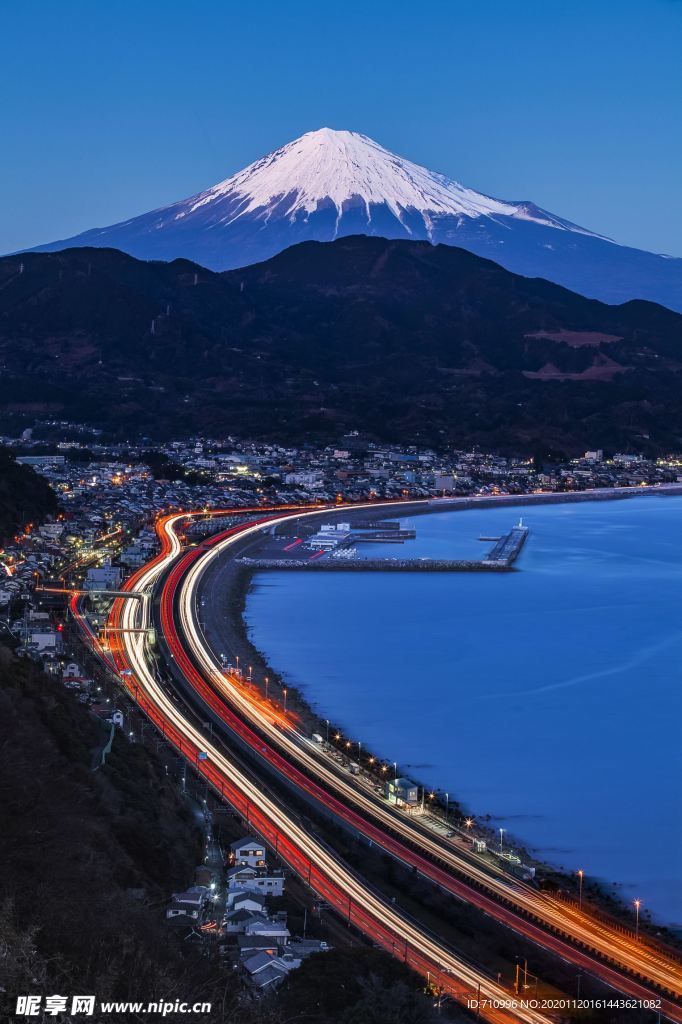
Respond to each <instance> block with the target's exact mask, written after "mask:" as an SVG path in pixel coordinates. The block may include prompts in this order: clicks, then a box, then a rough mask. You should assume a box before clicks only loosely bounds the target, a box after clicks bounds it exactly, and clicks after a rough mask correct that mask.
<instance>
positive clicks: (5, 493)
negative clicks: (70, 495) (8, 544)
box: [0, 448, 57, 543]
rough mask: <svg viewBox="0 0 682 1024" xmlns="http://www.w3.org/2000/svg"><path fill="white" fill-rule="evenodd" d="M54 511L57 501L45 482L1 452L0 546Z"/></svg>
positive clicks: (6, 453)
mask: <svg viewBox="0 0 682 1024" xmlns="http://www.w3.org/2000/svg"><path fill="white" fill-rule="evenodd" d="M56 511H57V497H56V495H55V493H54V491H53V490H52V488H51V487H50V485H49V484H48V483H47V481H46V480H44V479H43V477H42V476H39V474H38V473H35V472H34V471H33V470H32V469H31V468H30V466H22V465H20V464H19V463H18V462H15V461H14V459H13V458H12V456H11V455H10V454H9V452H8V451H6V449H4V448H0V543H2V542H3V541H6V540H7V538H8V537H11V536H12V535H13V534H14V533H16V531H17V530H20V529H22V528H23V527H24V526H25V525H26V524H27V523H30V522H40V521H41V520H43V519H45V518H46V516H48V515H51V514H52V513H54V512H56Z"/></svg>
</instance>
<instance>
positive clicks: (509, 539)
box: [235, 521, 528, 572]
mask: <svg viewBox="0 0 682 1024" xmlns="http://www.w3.org/2000/svg"><path fill="white" fill-rule="evenodd" d="M404 532H407V531H404ZM527 537H528V527H527V526H524V525H523V522H521V521H519V523H518V524H517V525H516V526H514V527H512V529H511V530H510V531H509V533H505V534H504V536H503V537H498V538H495V540H496V543H495V544H494V546H493V547H492V548H491V549H490V551H489V552H488V554H487V555H485V557H484V558H339V557H338V555H337V556H336V557H331V558H325V557H322V558H320V557H316V556H312V557H310V558H290V557H284V558H283V557H277V556H274V557H273V556H272V555H270V556H267V555H266V556H265V557H262V558H259V557H257V556H256V557H249V556H244V557H242V558H237V559H235V562H236V564H237V565H239V566H241V567H242V568H244V569H249V570H252V571H258V570H270V569H305V570H317V571H318V572H320V571H323V572H328V571H336V572H511V570H512V569H513V568H514V562H515V561H516V559H517V558H518V557H519V555H520V553H521V549H522V548H523V545H524V544H525V543H526V539H527Z"/></svg>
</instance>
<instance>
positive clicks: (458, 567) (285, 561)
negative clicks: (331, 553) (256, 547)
mask: <svg viewBox="0 0 682 1024" xmlns="http://www.w3.org/2000/svg"><path fill="white" fill-rule="evenodd" d="M236 564H237V565H239V566H242V568H244V569H253V570H256V571H260V570H271V569H278V570H279V569H305V570H307V571H310V572H314V571H315V570H317V571H321V572H334V571H336V572H377V571H381V572H391V571H393V572H510V571H511V570H512V569H513V565H512V564H511V563H508V562H502V561H489V560H488V559H481V560H480V561H475V560H474V559H466V558H458V559H444V558H441V559H436V558H344V559H340V558H339V559H337V558H328V559H319V558H314V559H310V558H237V559H236Z"/></svg>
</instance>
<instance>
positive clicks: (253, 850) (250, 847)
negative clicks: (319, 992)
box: [230, 836, 266, 868]
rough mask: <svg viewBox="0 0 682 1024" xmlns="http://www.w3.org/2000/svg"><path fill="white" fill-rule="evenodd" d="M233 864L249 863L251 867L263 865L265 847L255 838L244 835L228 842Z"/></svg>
mask: <svg viewBox="0 0 682 1024" xmlns="http://www.w3.org/2000/svg"><path fill="white" fill-rule="evenodd" d="M230 849H231V850H232V856H233V857H234V862H235V864H249V865H250V866H251V867H252V868H259V867H265V863H266V861H265V847H264V846H263V844H262V843H261V842H259V841H258V840H257V839H253V838H252V837H251V836H246V837H245V838H244V839H237V840H236V842H234V843H230Z"/></svg>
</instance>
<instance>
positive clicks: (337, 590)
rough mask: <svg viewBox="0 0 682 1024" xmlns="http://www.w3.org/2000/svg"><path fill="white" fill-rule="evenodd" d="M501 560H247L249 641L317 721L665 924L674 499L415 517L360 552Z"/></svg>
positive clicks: (679, 523)
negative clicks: (519, 529)
mask: <svg viewBox="0 0 682 1024" xmlns="http://www.w3.org/2000/svg"><path fill="white" fill-rule="evenodd" d="M519 514H521V515H522V516H523V520H524V522H525V523H527V524H528V526H529V527H530V530H531V533H530V537H529V540H528V543H527V545H526V548H525V550H524V552H523V554H522V556H521V558H520V560H519V562H518V563H517V566H518V568H519V570H520V571H519V572H515V573H510V574H499V575H498V574H494V573H490V574H460V573H452V574H437V573H434V574H429V573H424V574H416V573H406V574H393V573H367V574H362V575H357V574H355V573H348V574H345V573H337V572H334V573H328V574H327V573H324V574H323V573H314V574H313V573H311V574H307V573H295V572H283V573H264V574H260V575H259V576H258V577H257V579H256V581H255V586H254V590H253V592H252V594H251V595H250V597H249V600H248V604H247V611H246V618H247V623H248V625H249V629H250V633H251V636H252V639H253V641H254V642H255V644H256V646H257V647H258V648H259V649H260V650H261V651H263V652H265V654H266V655H267V656H268V658H269V660H270V662H271V664H272V665H273V666H274V667H275V668H276V669H277V670H278V671H280V672H281V673H283V674H284V675H286V676H287V677H288V678H289V679H290V681H291V682H292V683H294V684H295V685H297V686H299V687H300V688H301V689H302V690H303V692H304V693H305V694H306V695H307V697H308V699H309V700H310V702H311V703H312V704H313V705H314V706H316V707H317V708H318V710H319V711H320V712H321V713H322V714H323V715H324V717H328V718H331V719H332V720H333V721H334V722H335V723H337V724H340V725H343V726H345V728H346V729H347V730H348V732H349V733H350V735H351V736H352V737H356V738H357V739H358V740H360V741H361V742H362V743H363V745H365V746H366V747H368V748H372V749H373V750H374V751H375V752H377V753H378V754H380V755H381V756H383V757H385V758H387V759H388V760H390V761H396V760H397V761H398V762H399V764H400V766H401V769H402V770H403V771H404V773H405V774H409V775H412V776H413V777H414V778H416V779H418V780H421V781H424V782H425V783H426V784H427V785H429V786H432V787H438V788H441V789H443V790H445V791H448V792H449V793H450V795H451V797H456V798H457V799H459V800H460V802H461V803H462V804H463V805H464V806H465V807H466V809H467V810H469V811H470V812H472V813H473V814H476V815H486V814H489V815H491V816H492V821H491V824H493V825H494V826H495V827H500V826H502V827H505V828H507V829H508V830H509V834H510V835H513V836H516V837H518V839H519V841H523V842H524V843H525V845H526V846H527V847H528V848H529V849H531V850H532V851H533V852H534V853H536V854H537V855H538V856H540V857H542V858H544V859H546V860H548V861H551V862H552V863H554V864H556V865H558V866H561V867H564V868H566V869H568V870H577V869H578V868H582V869H583V870H584V871H585V873H586V875H591V876H593V877H599V878H601V879H602V880H604V881H607V882H608V883H609V884H611V883H616V884H617V886H618V891H619V892H620V894H621V895H622V896H623V897H624V898H625V899H633V898H635V897H639V898H641V899H642V901H643V905H644V906H645V907H646V908H648V910H649V911H650V912H651V913H652V914H653V915H654V917H656V918H658V919H660V920H662V921H666V922H668V923H673V924H678V925H680V924H682V781H681V780H682V756H681V751H682V744H681V742H680V724H681V722H682V687H681V683H682V529H681V528H682V498H679V497H642V498H635V499H630V500H625V501H611V502H594V503H592V502H590V503H585V504H579V505H552V506H546V507H542V508H541V507H536V508H534V507H529V508H528V507H526V508H498V509H488V510H468V511H463V512H454V513H447V514H442V513H441V514H434V515H428V516H418V517H415V518H414V519H412V520H409V519H406V520H403V522H404V523H406V524H409V525H414V526H415V527H416V529H417V539H416V540H415V541H411V542H407V543H406V544H404V545H403V546H402V547H399V548H396V547H393V546H389V545H385V546H384V545H373V546H372V547H365V548H362V549H361V551H362V553H363V554H366V555H369V554H380V555H382V554H383V555H387V556H390V555H397V554H399V555H400V557H407V556H408V555H409V556H412V557H417V558H418V557H424V556H432V557H454V558H456V557H471V556H474V557H475V556H480V555H481V554H483V553H485V551H486V550H487V547H489V546H490V545H484V544H482V543H481V542H480V541H479V540H478V539H477V538H478V537H479V535H481V534H484V535H487V536H497V535H499V534H500V533H504V532H506V531H507V530H508V529H509V528H510V527H511V526H512V525H513V524H514V523H515V522H516V521H517V520H518V518H519Z"/></svg>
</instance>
